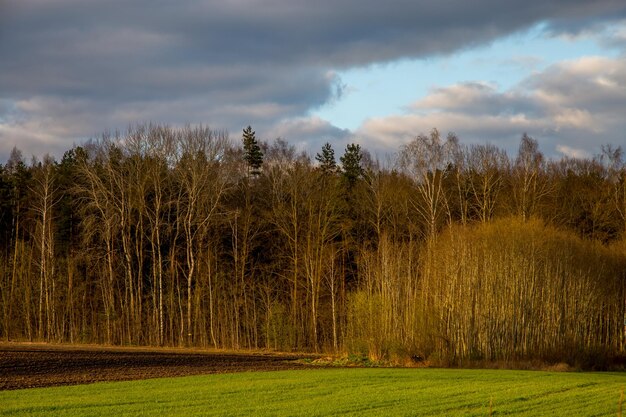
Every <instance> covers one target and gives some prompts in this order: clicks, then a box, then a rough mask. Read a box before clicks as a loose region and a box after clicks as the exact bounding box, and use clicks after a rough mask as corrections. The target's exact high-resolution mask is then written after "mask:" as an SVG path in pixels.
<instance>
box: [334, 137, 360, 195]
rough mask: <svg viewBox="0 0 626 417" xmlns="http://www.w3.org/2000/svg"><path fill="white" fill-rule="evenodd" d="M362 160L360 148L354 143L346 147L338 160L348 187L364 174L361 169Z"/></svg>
mask: <svg viewBox="0 0 626 417" xmlns="http://www.w3.org/2000/svg"><path fill="white" fill-rule="evenodd" d="M362 158H363V153H362V152H361V146H360V145H358V144H356V143H351V144H349V145H348V146H346V150H345V153H344V154H343V156H342V157H341V158H339V160H340V161H341V167H342V168H343V176H344V178H345V179H346V180H347V181H348V185H349V186H350V187H352V186H353V185H354V184H355V183H356V182H357V181H358V180H359V178H361V177H362V176H363V174H364V171H363V167H362V166H361V159H362Z"/></svg>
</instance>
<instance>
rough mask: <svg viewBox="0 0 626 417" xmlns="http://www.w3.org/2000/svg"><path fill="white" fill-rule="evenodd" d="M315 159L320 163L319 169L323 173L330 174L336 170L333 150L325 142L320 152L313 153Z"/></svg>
mask: <svg viewBox="0 0 626 417" xmlns="http://www.w3.org/2000/svg"><path fill="white" fill-rule="evenodd" d="M315 160H316V161H317V162H319V163H320V171H322V173H323V174H332V173H334V172H336V171H337V162H335V150H334V149H333V148H332V146H330V143H328V142H326V144H325V145H324V146H322V153H318V154H317V155H315Z"/></svg>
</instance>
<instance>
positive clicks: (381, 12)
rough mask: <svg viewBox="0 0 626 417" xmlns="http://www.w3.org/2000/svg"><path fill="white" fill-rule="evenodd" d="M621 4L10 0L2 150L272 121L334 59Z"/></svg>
mask: <svg viewBox="0 0 626 417" xmlns="http://www.w3.org/2000/svg"><path fill="white" fill-rule="evenodd" d="M624 17H626V4H624V3H623V2H622V1H616V0H599V1H595V2H593V3H590V2H588V1H586V0H576V1H571V0H567V1H566V0H560V1H551V2H547V3H546V2H545V1H543V0H542V1H539V0H528V1H524V2H522V1H519V2H517V3H516V4H515V5H514V6H512V5H511V3H510V2H508V3H506V2H501V1H495V0H479V1H474V2H467V1H462V0H452V1H447V2H439V1H434V0H420V1H414V0H392V1H391V2H381V1H378V0H339V1H338V0H332V1H331V0H319V1H315V2H311V1H308V0H262V1H261V0H233V1H217V0H204V1H203V0H181V1H178V2H153V1H148V0H137V1H133V2H128V1H126V0H110V1H96V0H90V1H84V0H46V1H44V0H4V1H0V56H2V59H1V60H0V92H1V96H0V99H1V100H3V101H4V102H6V103H8V104H7V105H5V106H0V158H2V156H3V155H4V156H6V151H5V149H6V148H8V147H12V146H13V144H17V145H18V146H20V147H22V146H23V147H24V150H25V153H27V152H42V151H49V150H51V149H52V148H51V146H53V145H52V144H58V143H65V144H67V145H66V146H67V147H69V146H71V143H73V142H74V141H77V140H80V139H83V138H85V137H86V136H87V137H88V136H91V135H93V134H94V132H99V131H102V130H104V129H123V128H125V127H126V126H127V124H128V123H131V122H133V123H134V122H144V121H155V122H162V123H169V124H178V123H185V122H190V123H199V122H204V123H209V124H211V125H213V126H215V127H218V128H225V129H228V130H231V131H236V132H239V131H240V129H241V127H242V126H246V125H248V124H252V125H253V126H254V127H255V129H256V130H257V132H263V131H267V132H268V133H269V132H270V131H272V129H274V130H279V129H280V128H281V126H283V128H284V126H287V125H289V124H290V123H291V125H292V126H296V125H297V123H295V122H284V123H283V121H285V120H286V121H289V120H292V121H293V120H299V119H300V118H306V115H307V114H308V112H309V111H310V110H311V109H313V108H316V107H319V106H320V105H322V104H323V103H326V102H329V101H330V100H332V99H333V98H334V97H338V96H340V95H341V94H343V93H344V90H345V86H344V85H342V84H341V80H339V79H337V77H336V76H333V74H334V71H338V70H341V69H346V68H353V67H358V66H367V65H370V64H374V63H383V62H390V61H394V60H397V59H403V58H417V57H426V56H433V55H442V54H447V53H451V52H453V51H457V50H460V49H464V48H470V47H473V46H476V45H480V44H485V43H488V42H490V41H492V40H494V39H497V38H499V37H501V36H505V35H507V34H510V33H513V32H515V31H519V30H522V29H524V28H528V27H530V26H531V25H534V24H536V23H538V22H548V24H547V26H548V28H549V30H551V31H553V32H554V33H574V32H576V31H578V30H579V28H584V27H590V26H593V25H595V24H597V23H598V22H600V21H606V20H617V19H621V18H622V19H623V18H624ZM493 99H501V97H499V96H498V95H497V94H496V95H494V96H493ZM521 104H523V103H520V105H521ZM485 105H487V104H485ZM7 108H8V109H10V110H7ZM309 122H310V121H309ZM296 130H297V129H296ZM296 130H294V133H295V132H296ZM299 134H301V135H302V136H301V139H296V138H287V139H288V140H292V139H294V140H305V139H302V138H306V137H308V136H306V132H299ZM54 146H57V145H54ZM27 147H28V150H26V148H27ZM26 151H27V152H26Z"/></svg>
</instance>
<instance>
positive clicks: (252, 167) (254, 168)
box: [243, 126, 263, 176]
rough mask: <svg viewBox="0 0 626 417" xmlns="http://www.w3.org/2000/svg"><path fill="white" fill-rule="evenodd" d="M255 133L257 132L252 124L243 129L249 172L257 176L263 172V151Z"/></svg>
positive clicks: (244, 154)
mask: <svg viewBox="0 0 626 417" xmlns="http://www.w3.org/2000/svg"><path fill="white" fill-rule="evenodd" d="M254 135H255V132H254V131H253V130H252V127H250V126H248V127H247V128H245V129H244V130H243V159H244V160H245V161H246V163H247V164H248V174H249V175H250V174H252V175H254V176H257V175H259V174H261V171H260V169H261V165H263V152H262V151H261V147H260V146H259V144H258V142H257V140H256V138H255V136H254Z"/></svg>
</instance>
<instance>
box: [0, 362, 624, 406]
mask: <svg viewBox="0 0 626 417" xmlns="http://www.w3.org/2000/svg"><path fill="white" fill-rule="evenodd" d="M624 385H626V374H619V373H606V374H600V373H558V372H533V371H503V370H454V369H389V368H377V369H363V368H360V369H313V370H302V371H281V372H254V373H253V372H250V373H239V374H222V375H204V376H193V377H183V378H163V379H152V380H144V381H131V382H113V383H97V384H91V385H78V386H71V387H54V388H38V389H25V390H17V391H4V392H0V416H158V415H180V416H212V415H220V416H221V415H232V416H250V415H272V416H281V415H289V416H325V415H340V414H342V415H354V416H366V415H371V416H383V415H411V416H433V415H450V416H488V415H489V414H490V411H489V409H490V402H491V408H492V409H493V415H494V416H503V415H519V416H542V415H545V416H551V417H553V416H615V415H617V413H618V403H619V401H620V392H621V391H622V389H623V387H624Z"/></svg>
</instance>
